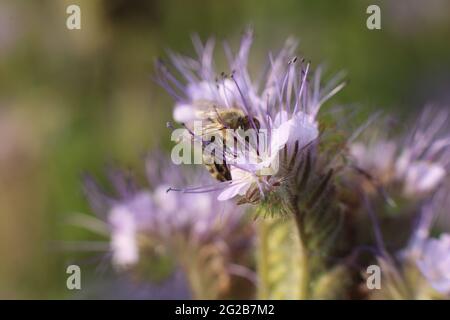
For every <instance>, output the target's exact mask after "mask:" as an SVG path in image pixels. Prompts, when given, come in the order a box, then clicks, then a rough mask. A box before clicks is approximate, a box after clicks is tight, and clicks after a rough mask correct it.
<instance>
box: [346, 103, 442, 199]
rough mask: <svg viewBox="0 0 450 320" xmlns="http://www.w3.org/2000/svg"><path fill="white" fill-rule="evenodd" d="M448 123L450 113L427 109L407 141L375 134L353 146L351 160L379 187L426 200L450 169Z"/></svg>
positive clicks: (405, 137)
mask: <svg viewBox="0 0 450 320" xmlns="http://www.w3.org/2000/svg"><path fill="white" fill-rule="evenodd" d="M448 121H449V115H448V112H447V111H445V110H438V109H435V108H431V107H427V108H425V109H424V111H423V112H422V114H421V116H420V117H419V119H418V120H417V122H416V123H415V124H414V126H413V129H412V130H411V131H410V132H409V133H408V134H406V135H404V137H403V138H401V139H398V138H397V139H395V138H390V137H387V135H386V134H385V133H382V132H377V133H374V132H371V140H370V141H368V142H367V141H366V142H362V141H357V142H354V143H353V144H352V145H350V155H351V158H352V159H353V162H354V164H355V166H356V167H357V168H359V169H361V170H363V171H364V172H366V173H367V174H368V175H370V177H371V178H373V180H374V181H375V182H376V184H377V185H379V186H383V187H389V186H392V185H393V184H400V185H401V186H402V191H403V192H402V193H403V196H406V197H409V198H417V197H424V196H426V195H428V194H430V193H432V192H433V191H434V190H436V188H437V187H438V186H439V184H440V183H441V182H442V181H443V180H444V178H445V176H446V175H447V174H448V172H449V169H450V162H449V155H450V134H449V133H448V132H445V128H446V127H447V125H446V124H448Z"/></svg>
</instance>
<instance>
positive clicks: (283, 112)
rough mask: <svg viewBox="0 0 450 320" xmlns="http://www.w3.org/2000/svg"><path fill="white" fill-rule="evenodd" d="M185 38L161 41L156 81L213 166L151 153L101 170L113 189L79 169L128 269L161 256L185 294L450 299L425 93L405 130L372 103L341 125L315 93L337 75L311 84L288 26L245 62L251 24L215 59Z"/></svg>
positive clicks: (449, 151) (440, 165) (435, 117)
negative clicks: (179, 46)
mask: <svg viewBox="0 0 450 320" xmlns="http://www.w3.org/2000/svg"><path fill="white" fill-rule="evenodd" d="M193 42H194V47H195V51H196V53H197V57H195V58H191V57H187V56H182V55H179V54H176V53H169V60H170V62H169V63H164V62H162V61H158V62H157V65H156V70H157V81H158V82H159V83H160V84H161V85H162V87H164V88H165V89H166V91H167V92H168V93H169V94H170V95H172V96H173V98H174V99H175V104H174V108H173V119H174V120H175V122H177V123H178V124H179V125H180V127H182V128H181V129H182V130H183V134H182V135H181V136H180V139H179V140H180V141H181V142H182V143H187V144H191V145H192V144H193V145H194V147H197V148H198V150H196V152H200V154H201V158H202V161H203V162H202V163H203V164H204V165H205V167H206V168H207V169H208V171H209V172H210V173H211V175H212V176H213V177H214V178H215V180H214V179H212V178H211V177H210V176H208V175H206V176H205V175H203V174H200V173H199V172H198V171H191V170H181V168H180V167H178V166H176V165H174V164H168V163H167V161H165V160H161V159H157V160H155V157H152V159H150V160H148V161H147V170H146V172H147V177H148V180H149V184H150V186H151V187H150V188H147V189H143V188H139V187H137V186H136V184H135V183H134V180H130V179H127V178H126V176H125V175H124V174H123V173H122V172H115V173H114V174H112V175H111V180H112V184H113V186H114V188H115V190H116V193H117V196H114V197H111V196H108V195H107V194H106V193H105V192H103V191H102V190H100V188H99V187H98V186H97V185H96V184H95V183H94V182H93V180H92V179H90V178H89V179H87V180H86V190H87V194H88V197H89V198H90V200H91V204H92V207H93V209H94V211H96V212H97V213H100V214H102V213H103V219H104V220H105V221H106V222H107V225H108V230H109V234H110V249H111V254H112V261H113V264H114V265H115V266H117V269H118V270H120V271H123V270H124V269H125V270H127V271H131V272H137V273H138V274H139V273H140V272H141V271H142V270H141V268H140V267H142V265H143V264H144V269H146V268H147V266H146V265H145V262H146V261H149V260H151V261H158V259H160V260H161V259H162V258H161V257H168V258H167V259H166V260H165V259H162V260H163V262H164V263H166V264H167V260H169V261H175V263H174V264H175V266H176V267H175V268H174V269H177V270H182V271H183V272H184V274H185V276H186V278H187V281H188V283H189V287H190V290H191V292H192V295H193V297H195V298H230V297H236V296H239V297H240V295H236V294H233V293H232V292H233V290H235V291H234V293H236V292H239V293H241V294H242V293H245V294H244V295H243V296H244V297H254V295H253V290H248V288H249V287H252V288H254V287H256V291H257V295H258V297H259V298H263V299H269V298H289V299H311V298H312V299H324V298H332V299H337V298H358V299H378V298H383V299H386V298H393V299H405V298H415V299H417V298H418V299H424V298H448V297H449V294H450V275H449V271H450V263H449V261H450V260H449V259H450V236H449V230H447V229H448V223H447V224H445V223H441V222H440V221H441V220H442V219H441V218H442V217H439V219H438V216H443V215H446V216H447V218H444V219H443V221H447V222H448V221H449V219H448V212H445V211H446V210H443V211H444V212H442V213H441V212H440V211H442V210H441V209H440V208H445V207H446V206H447V204H448V203H447V202H445V203H444V202H442V201H443V200H442V199H447V195H448V190H449V189H448V183H447V182H448V174H449V169H450V132H449V131H448V121H449V117H448V112H447V111H444V110H443V109H437V108H431V107H429V108H425V110H424V111H423V113H422V114H421V115H420V116H419V117H418V118H415V119H414V120H412V123H411V124H409V125H408V127H407V129H408V130H403V129H401V130H399V128H400V126H396V129H397V130H395V132H394V130H390V128H389V126H387V125H386V123H387V122H386V123H382V124H381V125H380V121H374V118H372V119H371V120H369V121H367V122H366V123H365V124H363V125H361V126H360V127H359V129H357V130H352V129H351V127H353V125H352V126H351V125H349V123H345V124H344V125H340V123H342V122H343V121H342V120H344V121H345V120H348V119H346V114H345V113H342V114H341V113H338V112H329V113H328V114H327V113H325V114H324V110H323V108H322V106H323V105H324V103H325V102H327V101H328V100H329V99H330V98H331V97H333V96H334V95H335V94H336V93H337V92H339V91H340V90H341V89H342V88H343V87H344V85H345V83H344V82H341V81H340V77H335V78H334V79H332V80H331V81H329V82H328V83H326V84H323V83H322V80H321V73H322V72H321V69H320V68H318V69H316V71H312V67H311V64H310V63H309V62H306V61H305V60H304V59H299V58H297V57H296V56H295V51H296V48H297V43H296V42H295V41H293V40H292V39H289V40H288V41H286V44H285V45H284V47H283V48H282V49H281V50H280V51H279V52H278V53H277V54H275V55H272V54H269V59H268V63H267V65H266V67H265V68H264V72H263V73H262V74H261V75H260V76H259V77H255V76H254V75H253V74H252V73H251V72H250V69H251V68H250V64H251V62H252V61H251V59H250V47H251V44H252V32H251V31H247V32H246V33H245V34H244V36H243V37H242V40H241V43H240V46H239V49H238V51H237V53H236V54H233V53H232V50H231V48H230V47H229V46H228V44H225V55H226V57H227V59H228V66H227V67H226V68H225V71H221V69H219V68H216V64H215V59H214V40H208V41H207V42H206V43H202V42H201V41H200V40H199V38H197V37H195V38H194V40H193ZM321 109H322V110H321ZM335 110H336V109H333V111H335ZM169 127H171V128H173V129H174V130H175V128H174V126H173V125H172V124H170V125H169ZM178 129H180V128H178ZM177 150H178V149H177ZM172 156H173V152H172ZM172 160H173V159H172ZM204 173H205V174H206V171H205V170H204ZM445 201H447V200H445ZM443 203H444V204H443ZM246 204H251V205H246ZM248 210H253V212H254V214H253V216H254V217H257V218H258V219H255V221H252V220H251V219H247V218H248V217H247V215H246V214H245V212H246V211H248ZM248 216H250V215H248ZM255 226H257V228H255ZM432 235H433V236H432ZM434 235H438V237H439V238H435V237H434ZM254 236H255V238H256V240H257V241H256V243H257V246H255V247H253V246H252V243H253V237H254ZM252 250H256V254H253V255H252V254H251V253H252V252H253V251H252ZM253 258H255V260H253ZM373 264H378V265H379V267H381V271H382V281H381V288H378V289H380V290H375V291H371V289H372V287H371V286H369V285H366V284H367V282H366V281H369V279H368V277H367V276H366V275H365V274H364V270H367V268H368V266H370V265H373ZM255 266H256V273H257V277H256V276H255V274H254V272H253V270H254V268H255ZM151 270H152V271H153V269H151ZM234 276H238V277H239V279H240V280H242V279H245V281H246V283H245V284H243V283H242V282H240V281H235V280H236V279H234V278H233V277H234ZM243 288H245V290H243ZM241 296H242V295H241Z"/></svg>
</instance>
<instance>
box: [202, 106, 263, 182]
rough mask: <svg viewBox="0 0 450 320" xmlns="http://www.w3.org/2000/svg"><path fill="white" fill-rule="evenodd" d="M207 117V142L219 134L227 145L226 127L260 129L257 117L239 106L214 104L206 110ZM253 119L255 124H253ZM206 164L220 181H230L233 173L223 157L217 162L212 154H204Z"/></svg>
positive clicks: (205, 133) (212, 140) (205, 130)
mask: <svg viewBox="0 0 450 320" xmlns="http://www.w3.org/2000/svg"><path fill="white" fill-rule="evenodd" d="M205 118H206V119H207V121H208V124H207V125H206V126H205V128H204V134H203V136H204V138H206V139H205V140H206V141H207V143H211V142H214V141H215V137H216V136H217V134H219V136H221V137H222V139H223V143H224V145H226V134H225V130H226V129H233V130H238V129H242V130H244V131H246V130H248V129H250V128H252V127H253V125H254V126H255V127H256V130H259V128H260V124H259V121H258V120H257V119H256V118H254V117H253V118H250V117H249V116H248V115H245V114H244V112H243V111H242V110H240V109H237V108H217V107H216V106H213V107H212V109H211V110H209V111H207V112H205ZM252 121H253V124H252ZM203 158H204V160H208V161H204V162H205V166H206V167H207V169H208V171H209V172H210V173H211V175H212V176H213V177H214V178H215V179H217V180H219V181H230V180H231V173H230V168H229V166H228V165H227V163H226V161H225V157H223V159H222V160H223V161H222V163H217V161H211V158H212V155H208V154H203Z"/></svg>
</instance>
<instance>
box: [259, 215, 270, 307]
mask: <svg viewBox="0 0 450 320" xmlns="http://www.w3.org/2000/svg"><path fill="white" fill-rule="evenodd" d="M268 228H269V226H268V222H267V221H266V220H265V219H260V221H259V224H258V238H259V245H258V257H257V259H258V278H259V285H258V298H259V299H268V298H269V261H268V257H269V239H268Z"/></svg>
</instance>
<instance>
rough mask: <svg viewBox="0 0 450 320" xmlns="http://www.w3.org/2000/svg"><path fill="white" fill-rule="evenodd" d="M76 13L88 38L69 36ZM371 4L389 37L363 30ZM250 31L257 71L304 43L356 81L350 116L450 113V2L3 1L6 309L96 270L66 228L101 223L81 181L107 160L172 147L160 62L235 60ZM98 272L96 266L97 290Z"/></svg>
mask: <svg viewBox="0 0 450 320" xmlns="http://www.w3.org/2000/svg"><path fill="white" fill-rule="evenodd" d="M69 4H77V5H79V6H80V7H81V21H82V29H81V30H73V31H70V30H68V29H67V28H66V18H67V14H66V7H67V6H68V5H69ZM369 4H378V5H379V6H380V8H381V23H382V29H381V30H375V31H370V30H368V29H367V28H366V19H367V17H368V15H367V14H366V8H367V6H368V5H369ZM248 25H252V26H253V28H254V31H255V45H254V48H253V59H252V61H251V65H252V66H253V68H255V69H256V68H258V65H259V64H260V63H262V62H263V61H265V59H266V57H267V53H266V52H267V50H272V51H276V50H277V49H278V48H279V47H280V46H281V45H282V44H283V42H284V39H285V38H286V37H287V36H295V37H298V38H299V39H300V54H302V55H304V56H305V57H306V58H307V59H310V60H311V61H312V63H313V64H314V65H317V64H319V63H322V62H324V63H326V65H327V66H328V71H329V73H332V72H337V71H340V70H345V71H346V72H347V75H348V76H347V78H348V79H349V81H350V83H349V85H348V86H347V87H346V88H345V90H344V91H343V92H342V93H340V94H339V95H338V96H337V97H336V98H335V99H334V101H335V102H336V103H339V104H343V105H346V106H348V108H354V109H363V110H367V111H373V110H377V109H383V110H389V111H393V112H398V113H399V114H405V115H406V114H407V113H409V112H411V111H412V110H414V109H416V108H418V107H421V106H422V105H423V104H424V103H426V102H436V103H441V104H445V103H447V102H449V101H450V90H449V88H450V2H449V1H446V0H433V1H420V0H404V1H401V0H391V1H375V0H370V1H366V0H354V1H323V0H320V1H318V0H311V1H306V0H287V1H261V0H258V1H256V0H251V1H242V0H228V1H206V0H205V1H174V0H169V1H144V0H134V1H131V0H70V1H61V0H46V1H45V0H40V1H25V0H23V1H18V0H1V1H0V298H67V297H71V292H70V291H68V290H67V289H66V282H65V281H66V273H65V270H66V266H67V265H68V264H70V263H72V262H74V261H79V260H78V259H82V261H88V260H86V259H87V258H86V257H84V256H83V255H82V254H80V253H77V252H74V251H71V250H68V249H64V248H62V246H61V245H60V244H61V243H65V242H67V241H70V242H77V241H82V240H86V239H91V240H96V237H95V236H93V235H92V234H89V233H87V232H86V231H83V230H80V229H76V228H72V227H70V226H68V223H67V218H68V217H70V216H71V215H73V214H74V213H75V212H85V213H86V212H87V213H89V212H90V209H89V207H88V205H87V203H86V201H85V199H84V197H83V194H82V191H81V183H80V174H81V173H82V172H83V171H90V172H92V173H94V174H96V175H98V176H99V175H101V174H102V173H103V169H104V166H105V164H106V163H108V162H110V161H115V162H117V163H120V164H124V165H125V166H129V167H131V168H136V170H141V168H142V161H141V160H142V158H141V155H142V154H143V153H144V152H145V151H146V150H149V149H151V148H152V147H154V146H156V145H162V146H165V147H167V148H168V147H169V143H168V139H169V136H168V132H167V129H166V128H165V124H166V121H168V120H170V115H171V104H172V101H171V99H170V97H168V95H167V94H166V93H165V92H164V91H163V90H162V89H160V88H159V87H158V86H157V85H156V84H155V83H154V82H153V81H152V80H151V77H152V75H153V63H154V60H155V58H157V57H160V56H164V53H165V50H166V49H168V48H171V49H173V50H175V51H182V52H184V53H187V54H193V49H192V46H191V42H190V35H191V34H193V33H195V32H197V33H199V34H200V36H201V37H202V39H205V38H206V37H208V36H210V35H214V36H216V37H217V38H218V39H224V38H227V39H229V40H230V42H231V43H232V44H234V47H236V44H237V43H238V39H239V36H240V34H241V32H242V31H243V30H244V29H245V28H246V27H247V26H248ZM219 47H220V42H219ZM219 49H220V48H219ZM91 256H92V254H91ZM87 257H89V255H87ZM99 263H100V262H99V261H96V260H95V259H94V260H92V261H89V262H86V265H87V266H88V269H89V268H90V269H92V270H91V272H90V273H89V272H88V274H90V275H88V277H90V279H91V280H93V281H96V280H97V281H98V277H97V274H98V273H97V271H96V269H98V265H99ZM83 270H84V269H83ZM83 281H84V280H83Z"/></svg>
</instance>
